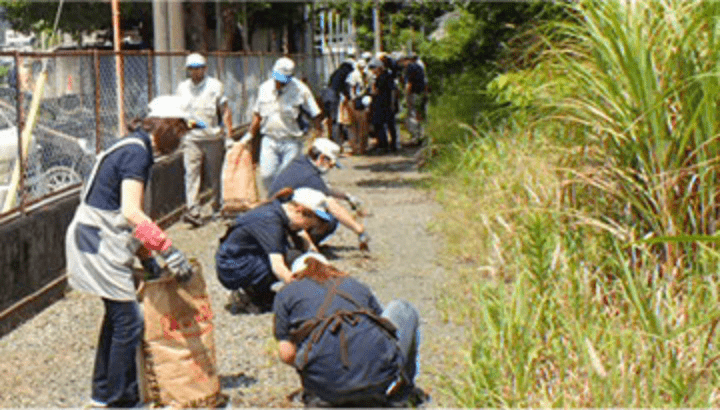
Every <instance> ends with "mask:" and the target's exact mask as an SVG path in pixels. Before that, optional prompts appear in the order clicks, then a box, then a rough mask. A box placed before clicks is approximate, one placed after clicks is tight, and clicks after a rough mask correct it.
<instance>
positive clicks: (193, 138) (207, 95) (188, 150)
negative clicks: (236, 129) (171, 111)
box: [176, 53, 232, 227]
mask: <svg viewBox="0 0 720 410" xmlns="http://www.w3.org/2000/svg"><path fill="white" fill-rule="evenodd" d="M185 68H186V69H187V71H188V74H189V76H190V78H188V79H186V80H184V81H183V82H181V83H180V84H179V85H178V87H177V91H176V95H178V96H179V97H180V98H182V99H183V100H184V101H185V103H186V110H187V111H188V112H189V113H190V114H191V115H193V116H195V117H196V118H197V119H198V120H199V121H202V122H203V123H205V124H206V127H205V128H203V129H195V130H192V131H191V132H189V133H188V134H187V135H186V136H185V138H184V141H183V161H184V166H185V203H186V206H187V211H186V213H185V214H184V215H183V220H184V221H185V222H188V223H190V224H191V225H192V226H194V227H198V226H201V225H203V223H204V219H203V216H202V215H201V213H200V184H201V181H202V175H203V170H204V171H205V172H204V173H205V175H209V176H210V185H211V188H212V191H213V197H212V208H213V212H214V213H218V212H219V211H220V208H221V206H222V203H221V202H222V192H221V186H220V177H221V174H222V166H223V159H224V156H225V142H224V141H223V137H225V139H227V140H230V139H231V134H232V114H231V112H230V107H229V105H228V102H227V98H226V97H225V93H224V88H223V84H222V83H221V82H220V81H218V80H217V79H215V78H213V77H210V76H208V75H206V74H207V62H206V60H205V58H204V57H203V56H201V55H200V54H197V53H193V54H190V55H188V56H187V59H186V60H185ZM221 120H222V123H221Z"/></svg>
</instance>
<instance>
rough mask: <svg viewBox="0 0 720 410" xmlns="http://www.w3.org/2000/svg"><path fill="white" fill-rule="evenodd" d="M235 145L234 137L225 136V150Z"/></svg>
mask: <svg viewBox="0 0 720 410" xmlns="http://www.w3.org/2000/svg"><path fill="white" fill-rule="evenodd" d="M233 145H235V140H233V139H232V138H225V151H229V150H230V149H231V148H232V147H233Z"/></svg>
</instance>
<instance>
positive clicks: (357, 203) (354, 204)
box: [347, 195, 362, 211]
mask: <svg viewBox="0 0 720 410" xmlns="http://www.w3.org/2000/svg"><path fill="white" fill-rule="evenodd" d="M347 201H348V203H349V204H350V208H352V210H353V211H356V210H357V209H358V208H360V207H361V206H362V201H361V200H360V199H359V198H358V197H355V196H352V195H348V196H347Z"/></svg>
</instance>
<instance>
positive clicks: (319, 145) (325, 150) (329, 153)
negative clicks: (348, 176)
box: [312, 138, 342, 168]
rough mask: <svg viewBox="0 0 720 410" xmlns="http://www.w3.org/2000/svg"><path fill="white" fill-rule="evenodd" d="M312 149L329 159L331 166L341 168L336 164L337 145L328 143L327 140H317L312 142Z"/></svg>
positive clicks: (338, 153) (331, 142)
mask: <svg viewBox="0 0 720 410" xmlns="http://www.w3.org/2000/svg"><path fill="white" fill-rule="evenodd" d="M312 147H313V148H315V149H316V150H317V151H318V152H320V153H321V154H323V155H325V156H326V157H328V158H330V161H332V163H333V165H335V166H337V167H338V168H342V167H341V166H340V164H339V163H338V162H337V158H338V155H340V146H339V145H338V144H336V143H334V142H333V141H330V140H329V139H328V138H317V139H316V140H315V141H313V144H312Z"/></svg>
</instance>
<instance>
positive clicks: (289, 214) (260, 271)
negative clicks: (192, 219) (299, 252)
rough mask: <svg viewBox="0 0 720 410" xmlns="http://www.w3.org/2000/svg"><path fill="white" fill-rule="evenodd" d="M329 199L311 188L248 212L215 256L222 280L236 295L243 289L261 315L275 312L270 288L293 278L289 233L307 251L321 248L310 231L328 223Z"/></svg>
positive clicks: (285, 193) (282, 195)
mask: <svg viewBox="0 0 720 410" xmlns="http://www.w3.org/2000/svg"><path fill="white" fill-rule="evenodd" d="M326 202H327V198H326V197H325V195H323V194H322V193H321V192H318V191H316V190H314V189H311V188H299V189H297V190H295V191H293V190H292V189H287V190H283V191H282V192H280V193H278V195H276V196H275V197H274V198H272V199H271V200H270V201H269V202H268V203H266V204H264V205H261V206H259V207H257V208H254V209H252V210H251V211H248V212H246V213H244V214H242V215H240V216H238V217H237V219H235V221H234V223H233V224H232V225H231V226H230V227H229V228H228V231H227V232H226V233H225V236H223V237H222V238H221V239H220V247H219V248H218V250H217V253H216V254H215V263H216V270H217V275H218V279H219V280H220V283H221V284H222V285H223V286H224V287H225V288H227V289H230V290H231V291H234V293H233V294H231V300H232V299H233V297H235V298H241V294H239V292H238V293H235V292H237V291H238V290H239V289H242V290H243V291H244V294H245V295H246V296H247V297H248V298H249V301H248V302H250V303H251V304H252V305H254V306H255V307H257V308H258V309H259V311H260V312H268V311H270V310H271V309H272V303H273V298H274V297H275V292H274V291H273V290H272V289H271V287H272V286H273V285H274V283H275V282H277V281H278V280H280V281H283V282H285V283H287V282H290V281H291V280H292V273H291V272H290V269H289V268H288V266H287V265H286V264H285V254H286V253H287V252H288V249H289V243H288V234H289V233H291V234H292V233H297V234H299V236H300V237H301V238H302V239H303V240H304V245H305V250H307V249H316V248H315V246H314V245H313V244H312V241H311V240H310V238H309V236H307V234H302V232H304V230H305V229H310V228H311V227H313V226H314V225H317V224H319V223H320V221H322V220H327V219H329V215H328V214H327V213H326V212H325V210H326V206H327V205H326Z"/></svg>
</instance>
